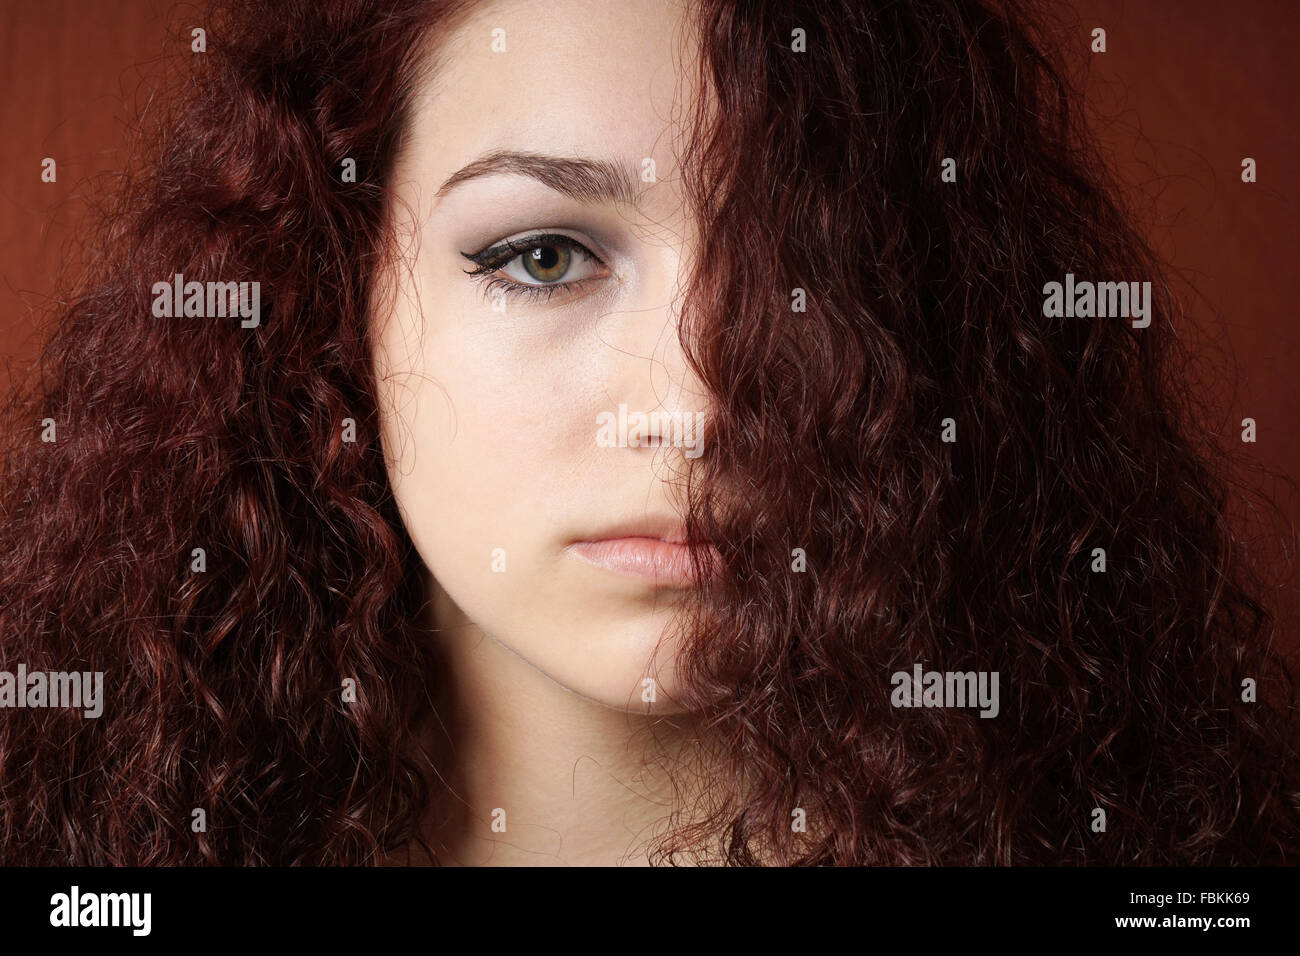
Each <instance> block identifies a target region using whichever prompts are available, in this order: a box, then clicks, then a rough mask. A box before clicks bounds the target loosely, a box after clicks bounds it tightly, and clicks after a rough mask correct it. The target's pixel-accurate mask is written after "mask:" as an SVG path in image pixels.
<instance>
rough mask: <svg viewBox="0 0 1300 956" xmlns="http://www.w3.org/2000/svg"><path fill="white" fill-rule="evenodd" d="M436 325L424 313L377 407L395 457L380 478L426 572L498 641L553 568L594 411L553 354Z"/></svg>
mask: <svg viewBox="0 0 1300 956" xmlns="http://www.w3.org/2000/svg"><path fill="white" fill-rule="evenodd" d="M442 318H443V317H441V316H438V317H433V316H430V319H431V322H430V328H431V331H430V333H429V334H427V335H426V338H425V341H424V342H423V343H422V345H421V348H420V351H419V352H418V353H417V354H416V355H415V356H414V357H412V358H408V359H407V360H406V368H405V369H402V370H401V371H399V372H398V373H397V375H396V376H394V378H395V384H393V385H392V386H391V387H390V393H391V396H390V397H388V398H387V399H386V401H385V405H384V408H385V425H384V432H385V443H386V447H388V448H390V449H391V450H392V452H393V453H396V454H397V455H398V458H397V460H396V461H391V462H390V474H391V479H392V482H393V487H394V493H395V495H396V497H397V501H398V504H399V506H400V507H401V510H402V514H403V518H404V520H405V521H406V524H407V529H408V531H409V532H410V534H411V538H412V540H413V541H414V542H415V544H416V547H417V548H418V550H419V551H420V554H421V556H422V557H423V558H424V560H425V563H426V564H427V565H428V567H429V570H430V571H431V572H432V573H433V574H434V576H435V577H436V578H437V579H438V580H439V582H440V583H441V584H442V586H443V587H444V588H445V589H446V590H447V591H448V593H449V594H450V595H451V596H452V598H453V599H454V600H455V601H456V603H457V604H458V605H459V606H460V607H461V608H462V610H464V611H465V612H466V614H468V615H469V616H470V618H471V619H472V620H474V621H475V622H476V623H478V624H479V625H480V626H482V627H484V628H485V629H487V630H490V631H491V630H494V627H495V631H494V633H497V635H498V636H501V634H500V632H501V631H502V630H505V629H508V630H518V625H519V622H516V621H512V620H511V619H510V618H511V615H512V614H513V613H515V611H514V609H516V608H523V607H525V606H527V605H528V602H529V601H533V602H535V601H536V600H537V599H538V598H544V597H545V593H546V588H547V581H548V579H549V578H550V577H552V576H553V575H554V574H555V573H556V571H557V565H558V564H559V562H560V560H561V558H562V555H561V552H560V549H561V548H562V547H563V545H564V544H565V543H566V540H565V539H564V536H563V532H564V530H565V528H566V527H567V525H566V523H565V522H558V521H557V520H556V517H557V516H558V515H563V514H566V513H570V512H571V511H572V509H573V499H574V498H575V497H578V496H580V485H581V483H580V481H579V479H578V475H577V466H578V463H580V462H581V461H583V460H584V457H585V456H583V455H582V452H581V449H582V447H583V445H584V443H585V444H587V445H590V444H591V443H592V441H593V438H592V436H593V435H594V424H593V425H592V426H591V427H590V428H588V427H587V425H586V419H587V418H588V417H590V418H591V419H592V421H593V422H594V419H595V415H594V413H592V414H591V415H590V416H588V414H587V413H586V411H585V409H584V408H583V406H582V403H581V402H580V401H577V400H575V397H574V394H573V392H574V389H573V388H572V384H571V379H572V374H571V370H570V374H566V368H565V367H564V363H563V362H562V361H561V359H562V356H559V355H556V356H554V358H551V357H549V355H548V353H547V351H546V350H544V349H541V350H533V355H532V356H531V357H529V358H527V359H525V358H522V357H521V356H520V354H519V350H517V349H515V348H514V347H512V346H511V345H509V344H503V343H506V337H505V336H492V337H488V336H482V335H480V336H470V335H459V334H457V330H458V326H457V324H456V323H455V322H452V321H441V322H440V321H439V320H440V319H442ZM480 321H481V320H480ZM566 381H568V382H570V387H569V388H568V389H566V388H565V387H564V383H565V382H566ZM542 606H543V605H538V604H536V603H533V604H532V607H533V608H534V609H538V608H540V607H542Z"/></svg>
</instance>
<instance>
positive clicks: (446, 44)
mask: <svg viewBox="0 0 1300 956" xmlns="http://www.w3.org/2000/svg"><path fill="white" fill-rule="evenodd" d="M431 53H432V56H433V60H432V62H433V63H434V67H433V69H432V71H431V72H430V73H429V74H428V77H427V79H426V81H425V83H424V85H423V86H422V87H421V88H420V89H419V91H418V92H417V94H416V96H415V97H414V99H413V102H412V107H413V108H412V112H411V116H410V124H409V126H410V128H409V129H408V130H407V137H406V138H405V141H406V148H405V150H404V152H405V153H406V160H407V162H406V163H405V165H407V166H408V168H409V169H410V171H412V172H415V173H417V175H418V176H419V178H420V179H422V180H424V181H425V182H426V183H430V182H432V185H433V188H435V189H436V188H437V187H438V186H439V185H441V184H442V183H443V182H444V181H445V180H446V179H447V178H448V177H450V176H451V175H453V174H454V173H455V172H457V171H458V170H460V169H462V168H463V167H464V166H466V165H467V164H469V163H472V162H474V161H475V160H477V159H479V158H480V157H482V156H484V155H486V154H490V153H493V152H497V151H501V150H520V151H528V152H533V153H547V154H553V155H565V156H586V157H591V158H594V159H600V160H609V161H612V162H615V163H620V164H622V165H623V166H625V167H627V168H628V169H629V170H631V171H632V172H633V173H634V174H636V175H637V176H638V177H639V178H644V177H642V173H643V170H644V169H645V161H646V160H647V159H653V161H654V172H655V179H656V180H657V179H663V178H668V177H670V176H671V175H673V174H674V172H675V166H676V151H677V148H678V144H679V137H680V136H682V135H683V133H684V128H685V124H686V123H687V122H688V121H689V119H690V114H689V111H690V110H692V109H693V104H694V97H695V93H696V72H695V69H696V62H697V61H696V55H697V54H696V51H695V43H694V38H693V36H692V29H691V25H690V24H689V21H688V10H687V8H686V6H685V5H684V4H682V3H680V2H677V0H575V2H566V3H563V4H556V3H554V2H553V0H541V2H534V0H493V2H487V3H483V4H479V5H476V6H475V7H473V8H472V9H471V10H470V11H469V12H468V13H467V14H466V15H465V16H464V17H462V18H459V19H458V21H457V23H456V25H455V26H454V27H452V28H451V29H450V30H449V31H448V32H447V33H445V34H444V35H442V36H439V37H437V38H436V39H435V42H434V45H433V47H432V49H431Z"/></svg>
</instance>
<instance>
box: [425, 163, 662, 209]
mask: <svg viewBox="0 0 1300 956" xmlns="http://www.w3.org/2000/svg"><path fill="white" fill-rule="evenodd" d="M495 173H514V174H515V175H519V176H530V177H532V178H533V179H536V180H537V181H538V182H541V183H542V184H544V185H546V186H549V187H550V188H551V189H554V190H555V191H556V192H561V193H564V195H566V196H568V197H569V198H571V199H574V200H576V201H578V202H584V203H598V202H621V203H630V204H635V203H636V201H637V187H636V182H635V180H634V178H633V177H632V176H631V174H630V173H629V172H628V170H627V169H626V168H625V167H623V166H620V165H619V164H617V163H613V162H610V161H609V160H604V159H587V158H584V157H578V156H548V155H546V154H545V153H528V152H519V151H517V150H509V149H501V150H496V151H494V152H491V153H488V154H486V155H484V156H481V157H479V158H478V159H476V160H474V161H473V162H472V163H470V164H469V165H468V166H465V167H463V168H461V169H459V170H457V171H456V172H454V173H452V174H451V176H450V177H449V178H448V179H447V181H446V182H445V183H443V184H442V186H441V187H439V189H438V192H437V194H436V195H437V196H438V197H441V196H443V195H444V194H446V193H447V192H449V191H450V190H451V189H453V188H455V187H456V186H459V185H460V184H461V183H463V182H467V181H468V180H471V179H476V178H478V177H479V176H491V175H493V174H495Z"/></svg>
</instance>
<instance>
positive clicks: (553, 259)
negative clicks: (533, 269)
mask: <svg viewBox="0 0 1300 956" xmlns="http://www.w3.org/2000/svg"><path fill="white" fill-rule="evenodd" d="M533 259H534V260H535V261H536V262H537V264H538V265H539V266H541V267H542V268H543V269H554V268H555V264H556V263H557V262H559V261H560V254H559V253H558V252H556V251H555V248H554V247H553V246H542V247H541V248H539V249H534V250H533Z"/></svg>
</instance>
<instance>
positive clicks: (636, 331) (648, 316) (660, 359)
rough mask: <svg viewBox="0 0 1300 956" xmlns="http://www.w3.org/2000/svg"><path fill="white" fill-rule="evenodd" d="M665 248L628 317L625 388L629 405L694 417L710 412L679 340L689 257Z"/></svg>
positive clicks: (683, 252) (636, 408) (700, 386)
mask: <svg viewBox="0 0 1300 956" xmlns="http://www.w3.org/2000/svg"><path fill="white" fill-rule="evenodd" d="M685 253H686V250H683V249H681V248H677V249H673V250H671V251H665V254H664V255H663V256H661V257H659V260H658V264H659V268H657V269H656V270H655V273H656V274H655V275H654V276H652V277H650V278H649V279H648V281H647V283H646V288H645V297H644V301H643V303H642V304H641V307H640V308H637V309H635V310H634V311H632V312H631V313H629V314H627V315H626V316H625V322H626V326H625V332H626V338H625V342H626V348H627V353H628V354H627V359H628V361H627V365H626V367H625V369H624V371H623V375H622V382H623V391H624V393H625V395H626V398H625V399H622V400H623V401H626V402H627V404H628V406H629V408H632V409H634V410H637V411H642V412H646V413H650V412H655V411H658V412H661V413H666V414H669V415H677V414H681V415H691V416H695V415H698V414H703V413H704V412H706V411H707V410H706V408H705V407H704V406H705V402H706V395H705V390H704V386H703V384H702V383H701V382H700V380H699V378H698V377H697V376H696V375H695V373H694V371H693V370H692V369H691V367H690V364H689V363H688V361H687V359H686V353H685V350H684V349H683V347H682V343H681V331H680V323H681V309H682V304H683V303H682V299H683V294H684V292H685V288H684V285H683V283H684V279H685V274H686V272H685V270H686V268H687V263H688V256H687V255H686V254H685Z"/></svg>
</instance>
